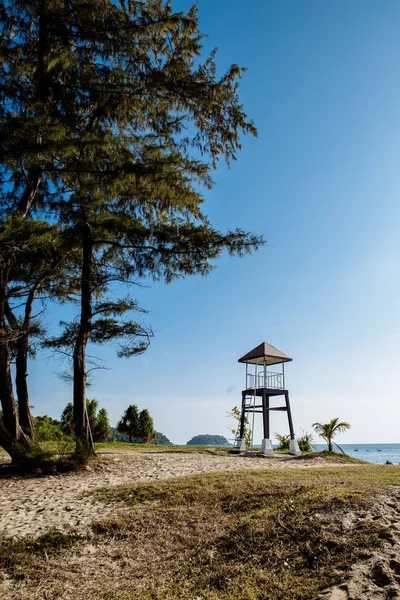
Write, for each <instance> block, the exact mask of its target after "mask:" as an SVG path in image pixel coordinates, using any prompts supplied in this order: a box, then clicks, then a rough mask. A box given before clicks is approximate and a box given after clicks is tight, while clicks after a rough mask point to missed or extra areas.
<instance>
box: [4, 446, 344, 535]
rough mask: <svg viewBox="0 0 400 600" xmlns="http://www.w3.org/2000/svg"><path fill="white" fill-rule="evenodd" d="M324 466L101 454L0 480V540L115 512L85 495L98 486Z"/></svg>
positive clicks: (77, 525) (75, 525)
mask: <svg viewBox="0 0 400 600" xmlns="http://www.w3.org/2000/svg"><path fill="white" fill-rule="evenodd" d="M323 464H327V463H326V461H323V460H322V459H318V458H317V459H315V460H313V461H312V463H308V464H307V465H305V464H304V462H302V461H298V460H296V459H292V458H289V457H285V456H282V457H280V456H278V457H274V458H265V459H263V458H261V459H260V458H249V457H243V456H235V455H227V456H218V455H213V454H197V453H190V454H189V453H187V454H186V453H182V454H179V453H170V452H168V453H163V452H151V453H150V452H149V453H145V452H143V453H142V452H141V453H135V454H134V455H133V454H132V453H131V454H122V453H117V454H101V461H99V462H97V463H92V464H91V466H88V467H86V469H87V470H84V471H81V472H77V473H68V474H64V475H49V476H44V477H35V478H23V477H19V476H18V477H17V476H12V477H8V478H4V479H1V480H0V536H2V537H9V538H21V537H24V536H27V535H29V536H38V535H41V534H43V533H44V532H45V531H46V530H48V529H50V528H52V527H57V529H59V530H63V531H68V530H72V529H73V530H75V531H76V530H77V531H80V532H83V531H85V529H86V527H87V526H88V525H89V524H90V523H91V522H93V521H96V520H99V519H103V518H104V517H107V516H109V515H110V514H115V512H116V509H115V508H114V507H112V506H106V505H104V504H102V503H101V502H97V501H95V500H93V499H92V498H88V497H85V496H84V493H85V492H90V491H92V490H94V489H96V488H99V487H104V486H114V485H120V484H123V483H128V482H132V481H140V480H149V479H150V480H152V479H166V478H168V477H175V476H177V475H189V474H191V473H205V472H208V471H217V470H236V469H270V468H274V469H276V468H299V467H304V466H307V467H308V466H309V467H310V468H311V467H315V468H316V467H320V466H321V465H323ZM335 466H337V465H335Z"/></svg>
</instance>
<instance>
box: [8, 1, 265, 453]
mask: <svg viewBox="0 0 400 600" xmlns="http://www.w3.org/2000/svg"><path fill="white" fill-rule="evenodd" d="M0 34H1V35H0V94H1V97H2V103H1V107H0V128H1V140H2V141H1V143H0V180H1V192H2V194H1V197H0V219H1V225H3V223H4V226H6V225H7V224H8V223H9V222H10V226H11V227H17V226H18V224H19V223H20V222H21V221H23V222H25V221H27V220H29V219H32V224H33V227H34V228H35V227H36V226H38V227H40V223H41V222H42V221H45V222H47V223H48V224H51V225H53V224H56V225H57V227H58V228H59V231H60V232H62V234H63V235H67V237H68V240H69V243H70V248H71V251H72V250H73V252H77V259H76V264H75V272H74V273H71V274H69V275H68V277H69V278H71V282H74V284H73V286H75V282H76V280H77V278H78V279H79V280H80V286H79V290H77V300H78V301H79V306H80V308H79V314H78V315H77V318H76V320H75V322H74V323H72V324H67V326H66V328H65V331H64V333H62V334H61V336H60V339H59V340H58V343H59V345H62V344H63V343H64V342H66V341H68V344H70V348H71V354H72V362H73V378H74V421H75V435H76V438H77V453H78V454H80V455H82V456H87V455H88V454H90V453H91V452H93V446H91V445H90V426H89V419H88V415H87V410H86V403H85V398H86V379H87V366H86V350H87V345H88V344H89V343H90V342H91V341H93V342H96V343H104V342H107V343H108V342H110V341H111V340H117V341H118V344H119V348H118V352H119V355H120V356H131V355H133V354H137V353H140V352H143V351H144V350H145V349H146V347H147V345H148V342H149V338H150V336H151V329H149V328H148V327H146V326H145V325H144V324H143V323H142V322H137V321H136V319H135V318H134V315H135V312H137V307H136V306H134V305H133V304H132V302H133V300H129V301H126V298H125V297H123V298H121V299H120V300H118V299H117V300H116V299H114V298H111V299H110V298H109V295H110V293H112V289H113V284H114V283H115V282H118V283H119V284H122V285H125V286H127V288H128V290H127V293H128V294H129V289H130V288H131V286H132V285H133V284H137V283H140V282H141V281H143V280H146V281H148V280H162V281H166V282H171V281H173V280H174V279H176V278H178V277H185V276H187V275H191V274H201V275H206V274H207V273H209V272H210V270H211V269H212V268H213V266H214V262H213V261H214V260H215V259H217V258H218V257H219V256H220V255H221V253H222V252H224V251H227V252H228V253H230V254H232V255H239V256H240V255H243V254H246V253H248V252H250V251H251V250H253V249H256V248H258V247H259V246H260V245H261V244H262V243H263V240H262V238H261V237H259V236H254V235H251V234H248V233H246V232H244V231H242V230H240V229H236V230H233V231H229V232H220V231H218V230H216V229H215V228H214V227H213V226H212V224H211V223H210V222H209V220H208V219H207V216H206V215H205V214H204V213H203V211H202V204H203V199H204V198H203V194H204V191H208V190H211V189H212V187H213V179H212V172H213V170H214V169H215V168H216V167H217V164H218V162H219V160H220V159H224V160H225V161H226V162H227V163H228V165H229V164H231V162H232V161H233V160H236V157H237V153H238V151H239V150H240V149H241V142H240V138H241V135H242V134H250V135H255V134H256V130H255V128H254V125H253V123H252V122H251V121H250V120H249V119H248V118H247V116H246V114H245V112H244V109H243V107H242V105H241V103H240V100H239V96H238V83H239V80H240V78H241V76H242V74H243V71H244V70H243V69H242V68H240V67H239V66H238V65H236V64H234V65H232V66H231V67H229V69H228V70H227V71H226V73H224V74H223V75H222V76H219V75H217V66H216V52H215V51H213V52H212V53H211V54H210V55H209V56H208V57H206V58H205V59H203V58H202V42H203V38H204V36H203V35H202V34H201V32H200V31H199V27H198V12H197V7H192V8H190V9H189V10H188V11H186V12H183V11H180V12H174V11H173V9H172V3H171V2H170V1H166V0H146V1H140V2H138V1H134V0H102V2H99V1H98V0H88V1H87V2H85V3H82V2H79V1H76V0H34V1H33V2H27V1H26V0H14V1H13V2H11V1H9V0H6V1H5V2H3V3H2V4H1V7H0ZM35 235H36V233H34V232H32V239H33V238H34V236H35ZM30 242H31V239H30V240H28V242H27V247H28V248H29V247H30ZM18 263H19V253H18V243H17V241H16V240H15V239H14V238H10V239H8V241H7V244H6V246H5V250H4V252H3V255H2V260H1V261H0V283H1V285H0V288H1V289H0V336H1V340H0V342H1V343H0V380H2V381H3V383H2V385H1V386H0V399H1V402H2V407H3V412H4V423H5V427H6V429H7V430H8V434H9V437H8V438H7V440H9V438H10V436H11V438H10V439H14V440H17V439H19V438H20V437H21V436H22V430H21V427H20V424H19V422H18V415H17V413H16V411H15V410H14V411H13V409H12V407H13V406H14V400H13V390H12V381H11V374H10V373H11V371H10V347H9V341H8V338H7V336H6V330H7V327H6V317H5V298H6V295H7V290H8V289H9V287H10V285H11V286H12V285H13V281H14V279H13V277H14V275H13V268H14V265H16V264H18ZM67 287H68V286H67ZM69 289H71V288H69ZM107 303H108V305H109V308H108V309H107V310H105V313H104V314H103V315H101V316H100V315H99V313H98V314H97V315H96V306H99V305H100V306H104V305H105V304H107ZM139 312H140V311H139ZM52 343H53V345H57V341H56V340H53V341H52ZM6 433H7V432H4V431H3V430H1V431H0V443H2V444H5V443H6V444H7V450H8V451H9V450H10V444H9V443H8V442H7V440H6V439H5V438H6V437H7V436H6ZM8 434H7V435H8ZM11 445H12V444H11Z"/></svg>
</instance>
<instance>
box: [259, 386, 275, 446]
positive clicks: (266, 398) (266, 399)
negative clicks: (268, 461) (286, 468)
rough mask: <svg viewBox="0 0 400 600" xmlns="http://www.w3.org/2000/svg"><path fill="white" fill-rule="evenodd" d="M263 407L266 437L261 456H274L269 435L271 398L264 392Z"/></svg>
mask: <svg viewBox="0 0 400 600" xmlns="http://www.w3.org/2000/svg"><path fill="white" fill-rule="evenodd" d="M262 407H263V429H264V437H263V439H262V440H261V454H266V455H267V456H272V455H273V453H274V451H273V449H272V443H271V439H270V437H269V436H270V433H269V396H268V395H267V393H266V391H265V390H263V399H262Z"/></svg>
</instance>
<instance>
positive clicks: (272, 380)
mask: <svg viewBox="0 0 400 600" xmlns="http://www.w3.org/2000/svg"><path fill="white" fill-rule="evenodd" d="M255 388H256V389H259V388H269V389H273V390H283V389H285V380H284V375H283V373H274V372H272V371H268V372H267V373H266V375H265V376H264V373H263V372H261V373H258V374H257V375H253V374H252V373H248V374H247V381H246V389H255Z"/></svg>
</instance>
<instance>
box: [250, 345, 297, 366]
mask: <svg viewBox="0 0 400 600" xmlns="http://www.w3.org/2000/svg"><path fill="white" fill-rule="evenodd" d="M264 360H265V362H266V364H267V365H278V364H280V363H284V362H289V361H291V360H293V359H292V358H289V356H287V355H286V354H284V353H283V352H281V351H280V350H278V348H275V346H271V344H267V342H263V343H262V344H260V345H259V346H257V347H256V348H253V350H250V352H248V353H247V354H245V355H244V356H242V358H239V360H238V362H240V363H251V364H253V365H255V364H259V365H262V364H264Z"/></svg>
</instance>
